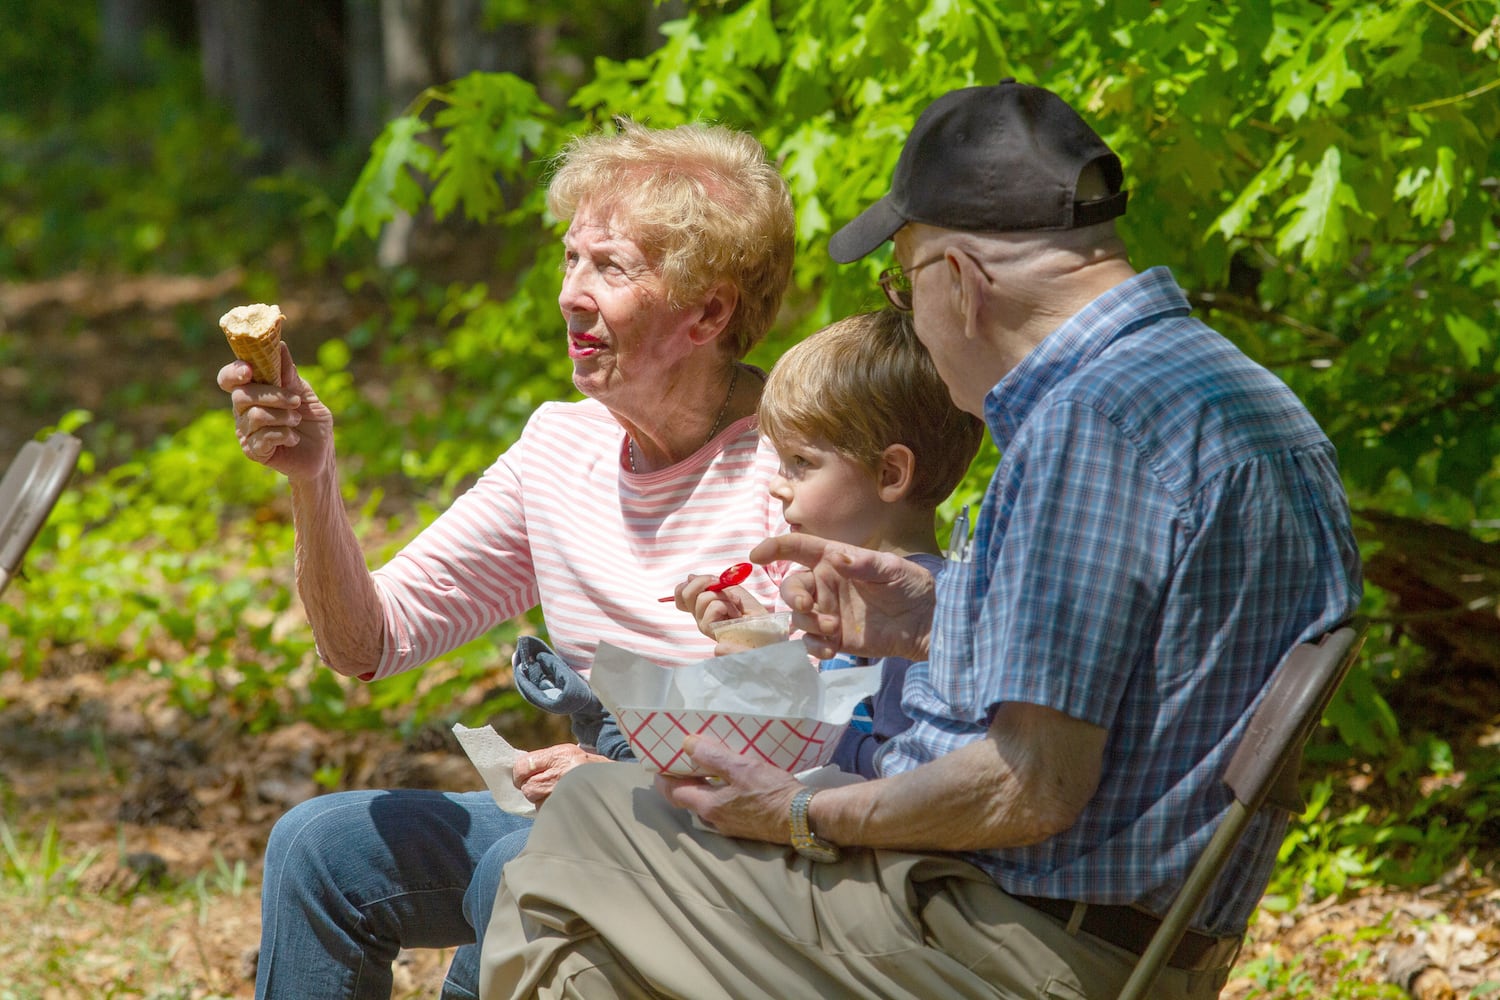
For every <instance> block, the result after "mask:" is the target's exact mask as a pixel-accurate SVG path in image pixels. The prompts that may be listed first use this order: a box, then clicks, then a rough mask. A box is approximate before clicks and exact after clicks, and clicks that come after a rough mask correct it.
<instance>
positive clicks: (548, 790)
mask: <svg viewBox="0 0 1500 1000" xmlns="http://www.w3.org/2000/svg"><path fill="white" fill-rule="evenodd" d="M596 760H603V761H608V760H609V758H608V757H601V756H599V755H598V754H596V753H589V752H588V751H587V750H585V749H583V748H582V747H580V746H578V745H577V744H575V743H562V744H559V745H558V746H555V747H546V748H545V749H542V750H533V751H531V752H530V753H523V754H521V755H519V756H518V757H516V762H515V764H514V765H512V766H511V781H513V782H515V785H516V787H517V788H519V789H520V790H521V794H522V795H524V796H526V798H527V800H528V801H530V802H533V803H535V804H536V805H537V806H539V807H540V806H541V804H542V803H543V802H546V801H547V797H548V796H549V795H551V794H552V790H553V789H554V788H556V787H557V782H558V780H559V779H560V778H562V776H563V775H565V774H567V773H568V772H569V771H571V770H573V768H575V767H577V766H578V765H579V764H587V763H589V762H591V761H596Z"/></svg>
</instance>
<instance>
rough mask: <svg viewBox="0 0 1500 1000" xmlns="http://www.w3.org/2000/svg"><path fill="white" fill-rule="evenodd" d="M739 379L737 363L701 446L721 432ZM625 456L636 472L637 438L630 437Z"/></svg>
mask: <svg viewBox="0 0 1500 1000" xmlns="http://www.w3.org/2000/svg"><path fill="white" fill-rule="evenodd" d="M739 381H740V366H739V365H738V364H736V365H735V366H734V371H733V372H732V373H731V374H730V376H729V391H728V392H726V393H725V394H724V402H723V403H722V404H721V405H720V406H719V415H718V416H717V417H714V425H713V426H712V427H710V428H709V429H708V437H706V438H704V439H703V444H700V445H699V446H698V447H699V448H702V447H703V445H706V444H708V442H710V441H712V440H713V439H714V435H715V434H717V433H719V425H721V424H722V423H724V414H726V413H728V412H729V402H730V400H732V399H734V387H735V386H736V385H737V384H739ZM625 457H626V458H628V459H630V471H631V472H632V473H634V472H635V438H630V439H629V440H628V441H627V442H626V444H625Z"/></svg>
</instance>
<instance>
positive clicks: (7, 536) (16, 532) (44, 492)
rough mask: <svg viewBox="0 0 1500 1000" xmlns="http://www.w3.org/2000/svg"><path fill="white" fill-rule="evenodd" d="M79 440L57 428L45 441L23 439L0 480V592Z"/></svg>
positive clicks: (64, 477) (74, 458)
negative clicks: (22, 443)
mask: <svg viewBox="0 0 1500 1000" xmlns="http://www.w3.org/2000/svg"><path fill="white" fill-rule="evenodd" d="M82 448H83V442H81V441H79V440H78V439H77V438H75V437H73V436H72V435H71V434H64V433H62V432H61V431H58V432H57V433H55V434H53V435H51V436H50V437H48V438H47V440H46V441H27V442H26V443H25V444H24V445H22V446H21V450H20V452H19V453H18V454H17V455H16V457H15V459H14V460H12V461H11V463H10V466H9V468H7V469H6V470H5V478H4V479H0V591H4V590H5V587H6V584H8V583H10V578H11V577H12V576H14V575H15V574H16V573H17V572H18V571H19V570H20V568H21V559H22V557H24V556H25V555H26V550H27V549H28V548H30V547H31V543H32V542H33V541H34V540H35V539H36V536H37V532H39V531H41V530H42V525H43V524H44V523H46V520H47V515H48V514H51V513H52V508H53V506H54V505H56V503H57V498H58V497H60V496H62V491H63V487H64V486H66V485H67V484H68V478H69V477H70V476H72V474H73V469H74V468H75V467H76V466H77V464H78V453H79V451H81V450H82Z"/></svg>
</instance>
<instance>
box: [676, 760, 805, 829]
mask: <svg viewBox="0 0 1500 1000" xmlns="http://www.w3.org/2000/svg"><path fill="white" fill-rule="evenodd" d="M682 747H683V750H684V751H685V752H686V753H687V755H688V757H690V758H691V759H692V761H693V764H694V765H696V766H697V767H698V768H699V769H700V770H703V771H707V772H708V775H709V777H693V778H677V777H672V776H670V775H665V774H658V775H657V776H656V787H657V789H658V790H660V791H661V793H662V795H664V796H666V798H667V801H669V802H671V803H672V804H673V805H675V806H679V807H681V808H683V809H687V810H690V811H691V812H694V813H696V814H698V816H699V817H700V818H702V819H703V820H704V821H705V822H707V823H709V824H711V825H712V826H713V827H714V829H716V830H718V831H719V832H720V833H722V834H724V835H725V836H728V837H743V838H745V839H747V840H764V841H767V842H769V843H772V844H787V843H790V842H791V831H790V829H789V827H788V825H787V821H788V818H789V816H790V812H791V807H792V796H793V795H795V794H797V790H798V789H799V788H801V787H802V785H801V783H800V782H798V781H797V779H796V778H794V777H792V776H791V775H790V774H788V773H787V772H786V771H783V770H782V769H781V768H779V767H776V766H775V765H774V764H767V763H766V762H765V761H763V760H760V759H758V758H755V757H749V756H745V755H742V754H737V753H733V752H731V751H730V750H729V749H728V748H727V747H725V746H724V744H722V743H718V742H715V741H714V740H711V739H706V738H704V737H702V736H689V737H687V738H686V739H684V740H683V742H682Z"/></svg>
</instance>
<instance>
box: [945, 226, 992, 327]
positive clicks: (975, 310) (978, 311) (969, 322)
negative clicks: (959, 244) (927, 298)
mask: <svg viewBox="0 0 1500 1000" xmlns="http://www.w3.org/2000/svg"><path fill="white" fill-rule="evenodd" d="M948 259H949V260H950V261H952V265H951V266H952V267H954V268H955V269H956V270H957V271H958V275H957V277H956V279H955V280H954V286H955V288H956V292H955V294H956V295H957V296H958V312H959V315H960V316H962V317H963V322H964V337H965V338H966V339H968V340H976V339H978V337H979V331H980V330H982V329H984V309H985V299H986V296H987V294H988V291H989V286H990V276H989V275H988V274H986V273H985V271H984V268H983V267H980V266H979V261H977V260H975V259H974V258H973V257H972V256H970V255H969V254H968V253H967V252H966V251H964V250H959V249H954V250H952V251H950V256H949V258H948Z"/></svg>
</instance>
